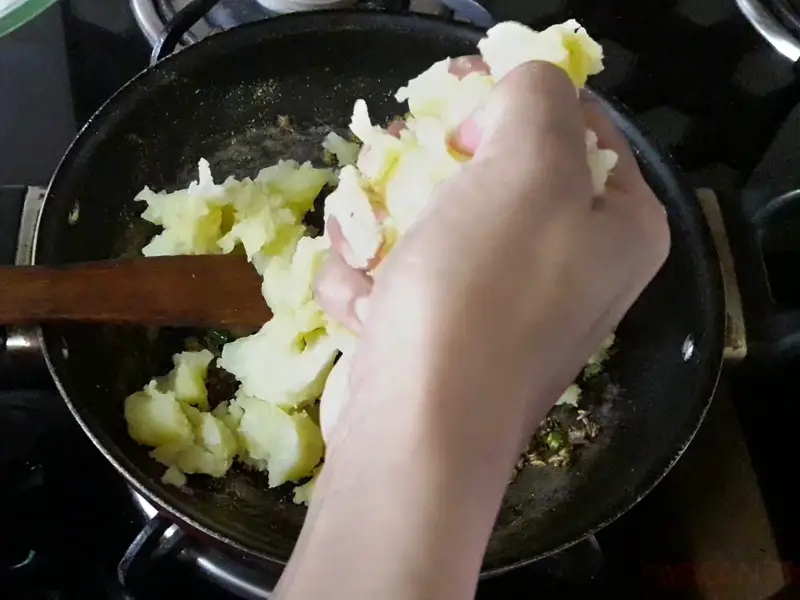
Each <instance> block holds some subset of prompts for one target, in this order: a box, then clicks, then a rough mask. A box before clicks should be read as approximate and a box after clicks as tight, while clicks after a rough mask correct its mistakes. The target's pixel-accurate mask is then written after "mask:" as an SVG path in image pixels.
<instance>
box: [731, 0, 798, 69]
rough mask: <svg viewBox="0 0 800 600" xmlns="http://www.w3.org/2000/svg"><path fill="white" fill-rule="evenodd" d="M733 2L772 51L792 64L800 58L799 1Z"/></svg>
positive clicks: (740, 0)
mask: <svg viewBox="0 0 800 600" xmlns="http://www.w3.org/2000/svg"><path fill="white" fill-rule="evenodd" d="M736 4H737V6H738V7H739V10H740V11H741V12H742V14H743V15H744V16H745V18H746V19H747V20H748V21H750V24H751V25H752V26H753V27H754V28H755V30H756V31H757V32H758V33H759V34H760V35H761V37H763V38H764V39H765V40H766V41H767V42H769V43H770V45H771V46H772V47H773V48H775V50H777V51H778V52H780V53H781V54H782V55H783V56H785V57H786V58H788V59H789V60H790V61H792V63H797V62H798V60H800V10H798V7H800V1H798V0H736Z"/></svg>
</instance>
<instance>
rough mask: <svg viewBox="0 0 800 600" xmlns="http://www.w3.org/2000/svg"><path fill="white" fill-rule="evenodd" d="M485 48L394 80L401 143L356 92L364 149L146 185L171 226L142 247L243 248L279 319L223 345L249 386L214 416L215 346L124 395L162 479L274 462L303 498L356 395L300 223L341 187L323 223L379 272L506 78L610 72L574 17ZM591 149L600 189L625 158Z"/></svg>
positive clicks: (504, 31)
mask: <svg viewBox="0 0 800 600" xmlns="http://www.w3.org/2000/svg"><path fill="white" fill-rule="evenodd" d="M478 49H479V51H480V53H481V55H482V56H483V59H484V61H485V63H486V64H487V65H488V66H489V70H490V72H489V73H474V74H471V75H468V76H466V77H463V78H461V79H459V78H458V77H456V76H454V75H452V74H450V72H449V66H450V59H444V60H442V61H439V62H437V63H435V64H434V65H432V66H431V67H430V68H429V69H428V70H426V71H425V72H424V73H422V74H420V75H419V76H418V77H415V78H414V79H412V80H411V81H409V82H408V84H407V85H406V86H404V87H402V88H401V89H400V90H398V92H397V94H396V98H397V100H398V101H399V102H407V104H408V108H409V115H408V116H407V119H406V122H405V129H404V130H403V131H401V132H400V134H399V137H397V136H393V135H390V134H389V132H388V131H387V130H386V129H384V128H383V127H379V126H376V125H374V124H373V123H372V121H371V119H370V116H369V110H368V107H367V105H366V103H365V102H364V101H363V100H357V101H356V102H355V105H354V109H353V115H352V119H351V125H350V129H351V131H352V133H353V134H354V135H355V136H356V137H357V138H358V140H359V141H360V144H361V145H363V146H368V148H369V151H368V152H359V150H360V145H359V144H355V143H353V142H350V141H347V140H345V139H344V138H343V137H341V136H339V135H338V134H336V133H333V132H332V133H330V134H329V135H328V136H327V137H326V138H325V141H324V142H323V147H324V149H325V150H326V151H327V152H328V153H329V155H330V156H331V157H333V158H334V159H335V162H336V164H337V166H338V167H339V171H338V172H334V171H333V170H332V169H320V168H315V167H313V166H312V165H311V164H309V163H306V164H299V163H297V162H295V161H290V160H285V161H280V162H278V164H276V165H273V166H271V167H267V168H265V169H263V170H262V171H260V172H259V173H258V175H257V176H256V177H255V178H253V179H242V180H236V179H233V178H228V179H227V180H225V181H224V182H222V183H216V182H215V181H214V178H213V176H212V174H211V169H210V166H209V164H208V162H207V161H205V160H204V159H201V160H200V162H199V165H198V171H199V173H198V179H197V181H194V182H192V183H191V184H190V185H189V186H188V187H187V188H186V189H181V190H176V191H173V192H170V193H167V192H163V191H162V192H158V193H156V192H154V191H152V190H150V189H149V188H145V189H144V190H142V192H140V193H139V194H138V195H137V197H136V198H137V200H140V201H142V202H145V203H146V204H147V209H146V210H145V211H144V214H143V215H142V216H143V218H144V219H146V220H148V221H150V222H151V223H154V224H156V225H159V226H161V227H162V228H163V230H162V231H161V232H160V233H159V234H158V235H156V236H155V237H154V238H153V239H152V240H151V241H150V243H149V244H147V246H145V248H144V249H143V250H142V253H143V254H144V255H145V256H158V255H168V254H219V253H230V252H241V253H242V254H243V255H244V258H243V260H244V259H245V258H246V259H247V260H249V261H250V262H252V263H253V265H254V267H255V268H256V269H257V270H258V272H259V273H260V274H261V275H262V276H263V294H264V298H265V300H266V302H267V303H268V304H269V306H270V307H271V309H272V311H273V313H274V317H273V319H272V320H271V321H270V322H269V323H266V324H265V325H264V326H263V327H262V329H261V330H260V331H258V332H257V333H255V334H253V335H250V336H247V337H243V338H241V339H238V340H236V341H233V342H231V343H228V344H226V345H225V346H224V348H223V349H222V353H221V356H220V357H219V358H218V359H217V361H216V365H215V368H222V369H224V370H226V371H228V372H229V373H231V374H232V375H234V376H235V377H236V379H237V380H238V381H239V384H240V387H239V390H238V392H237V393H236V394H235V396H234V397H233V398H229V399H227V400H225V401H223V402H221V403H220V404H218V405H217V406H216V407H213V410H210V409H211V408H212V407H211V406H210V405H209V400H208V394H207V391H206V385H205V378H206V375H207V371H208V369H209V365H210V364H211V363H212V361H213V359H214V357H213V355H212V354H211V353H210V352H209V351H207V350H203V351H200V352H183V353H180V354H177V355H176V356H175V357H174V368H173V370H172V371H171V372H170V373H168V374H167V375H166V376H164V377H160V378H157V379H154V380H153V381H151V382H150V383H148V384H147V385H146V386H145V387H144V389H142V390H141V391H138V392H136V393H134V394H132V395H131V396H129V397H128V398H127V399H126V401H125V419H126V421H127V423H128V431H129V433H130V435H131V437H132V438H133V439H134V440H136V441H137V442H138V443H140V444H143V445H145V446H149V447H151V448H152V451H151V456H152V457H153V458H154V459H155V460H157V461H158V462H160V463H161V464H163V465H165V466H166V467H167V469H166V472H165V474H164V481H165V482H167V483H170V484H173V485H178V486H182V485H186V483H187V479H186V474H187V473H188V474H192V473H197V474H205V475H208V476H211V477H222V476H223V475H224V474H225V473H226V471H227V470H228V469H229V468H230V467H231V465H232V464H233V462H234V460H236V459H238V460H239V461H240V462H241V463H242V464H244V465H247V466H248V467H250V468H254V469H257V470H260V471H265V472H267V473H268V477H269V480H268V481H269V483H268V485H269V486H270V487H277V486H280V485H283V484H284V483H286V482H296V483H297V482H301V481H303V480H306V479H308V478H310V479H308V481H306V482H305V483H303V484H302V485H299V486H298V487H296V488H295V490H294V501H295V502H297V503H307V502H308V500H309V498H310V496H311V493H312V492H313V489H314V485H315V483H316V479H317V476H318V475H319V473H320V470H321V464H322V463H321V461H322V459H323V453H324V452H323V450H324V441H323V439H324V438H328V437H329V435H330V431H331V428H332V427H333V424H334V422H335V420H336V416H337V414H338V412H339V408H340V407H341V404H342V403H343V402H344V399H345V397H346V393H347V385H346V383H347V375H348V371H349V368H350V361H351V357H352V351H353V347H354V341H355V339H354V336H353V335H352V333H350V332H348V331H346V330H345V329H344V328H343V327H342V326H341V325H339V324H337V323H335V322H332V321H330V320H329V319H328V318H327V316H326V315H325V314H324V313H323V311H322V310H321V308H320V307H319V305H318V304H317V303H316V301H315V300H314V297H313V293H312V284H313V280H314V277H315V275H316V273H317V271H318V269H319V267H320V265H321V264H322V261H323V260H324V259H325V256H326V255H327V253H328V251H329V248H330V242H329V240H328V238H327V235H326V234H323V235H321V236H319V237H312V236H311V235H310V233H309V232H308V231H307V230H306V227H305V225H304V223H303V219H304V217H305V215H306V213H307V212H308V211H309V210H311V209H312V207H313V203H314V199H315V198H316V197H317V195H318V194H319V193H320V191H321V190H322V188H323V187H324V186H325V185H327V184H335V183H338V187H337V188H336V190H335V191H334V192H333V193H331V194H330V195H329V196H328V198H327V200H326V205H325V219H326V221H327V220H328V219H330V218H332V217H335V218H336V219H337V221H338V222H339V223H340V225H341V230H342V233H343V235H344V237H345V238H346V239H347V241H348V242H349V244H350V246H351V248H352V249H353V255H354V256H353V257H351V260H352V261H353V266H355V267H358V268H367V267H369V268H374V265H376V264H377V263H379V262H380V260H381V259H382V258H383V257H384V256H385V255H386V253H387V252H389V251H390V250H391V247H392V245H393V244H394V242H395V241H396V240H397V239H398V238H399V236H401V235H402V234H403V233H404V232H405V231H406V230H407V229H408V228H409V227H410V226H411V225H412V224H413V222H414V220H415V219H416V218H417V215H418V214H419V213H420V211H421V210H422V209H423V208H424V207H425V205H426V203H427V202H428V200H429V198H430V197H431V194H432V192H433V190H434V188H435V187H436V186H437V185H438V184H439V183H441V182H442V181H443V180H445V179H447V178H448V177H451V176H452V175H453V174H455V173H456V172H457V171H458V170H459V168H460V166H461V165H462V164H463V163H464V162H466V161H467V160H468V157H465V156H462V155H460V154H458V153H456V152H454V151H453V150H452V149H451V148H450V146H449V143H448V140H449V136H450V135H451V133H452V132H453V130H454V128H455V127H457V126H458V124H459V123H460V122H461V121H462V120H463V119H464V118H465V117H466V116H467V115H469V114H470V112H472V110H474V109H475V108H476V107H477V106H478V105H479V104H480V103H481V102H482V101H483V100H484V99H485V98H486V97H487V96H488V94H489V93H490V92H491V90H492V88H493V86H494V85H495V83H496V82H497V81H499V80H500V79H501V78H502V77H503V76H505V75H506V74H507V73H508V72H509V71H510V70H512V69H513V68H514V67H516V66H517V65H519V64H521V63H523V62H526V61H528V60H534V59H538V60H547V61H550V62H552V63H554V64H556V65H558V66H559V67H561V68H562V69H564V70H565V71H566V72H567V74H568V75H569V77H570V78H571V80H572V81H573V83H574V84H575V85H576V87H577V88H580V87H582V86H583V85H584V84H585V83H586V80H587V78H588V77H589V76H590V75H592V74H595V73H598V72H600V71H601V70H602V68H603V65H602V48H601V47H600V45H599V44H597V43H596V42H595V41H594V40H592V39H591V38H590V37H589V35H588V34H587V33H586V32H585V30H583V29H582V28H581V27H580V26H579V25H578V23H577V22H575V21H567V22H566V23H562V24H559V25H554V26H552V27H550V28H548V29H546V30H544V31H541V32H537V31H533V30H531V29H529V28H527V27H525V26H523V25H520V24H518V23H511V22H508V23H500V24H499V25H497V26H495V27H493V28H492V29H490V30H489V31H488V32H487V35H486V37H485V38H484V39H483V40H482V41H481V42H480V43H479V44H478ZM586 148H587V162H588V164H589V166H590V168H591V171H592V177H593V183H594V187H595V190H596V191H598V192H600V191H602V190H603V188H604V186H605V182H606V179H607V177H608V174H609V172H610V171H611V169H612V168H613V167H614V165H615V164H616V160H617V156H616V154H614V153H613V152H611V151H609V150H604V149H601V148H599V147H598V145H597V136H596V135H595V134H594V133H593V132H591V131H587V133H586ZM613 341H614V340H613V336H612V337H610V338H609V339H608V340H607V341H606V343H605V344H604V345H603V347H602V348H601V349H599V351H598V353H597V354H596V355H595V356H594V357H593V358H592V360H591V361H590V362H589V364H588V365H587V367H586V374H592V373H593V372H595V371H596V370H598V369H599V368H600V366H601V365H602V363H603V361H604V360H605V359H606V357H607V355H608V349H609V348H610V346H611V344H612V343H613ZM340 353H342V355H343V358H342V359H340V360H339V362H337V363H336V365H335V366H334V361H335V360H336V358H337V356H339V354H340ZM580 393H581V390H580V387H578V386H577V385H573V386H570V387H569V388H568V389H567V390H566V391H565V393H564V395H563V396H562V398H561V399H560V400H559V403H561V404H570V405H577V404H578V402H579V401H580ZM320 396H322V402H321V406H316V405H315V403H316V402H317V401H318V399H319V398H320ZM312 408H313V410H312ZM317 414H318V415H319V416H318V420H319V423H320V424H321V427H322V429H321V428H320V424H318V422H317V417H316V416H315V415H317ZM312 416H313V418H312Z"/></svg>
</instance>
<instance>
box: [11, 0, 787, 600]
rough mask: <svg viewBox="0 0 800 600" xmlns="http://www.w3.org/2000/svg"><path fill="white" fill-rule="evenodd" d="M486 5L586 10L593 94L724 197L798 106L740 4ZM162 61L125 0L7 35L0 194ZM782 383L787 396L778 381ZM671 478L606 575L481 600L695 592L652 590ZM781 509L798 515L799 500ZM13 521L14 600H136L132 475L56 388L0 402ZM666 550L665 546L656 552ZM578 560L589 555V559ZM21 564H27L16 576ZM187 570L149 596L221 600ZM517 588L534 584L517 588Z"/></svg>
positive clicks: (46, 173)
mask: <svg viewBox="0 0 800 600" xmlns="http://www.w3.org/2000/svg"><path fill="white" fill-rule="evenodd" d="M242 1H249V0H242ZM483 4H484V5H485V6H486V7H487V8H488V9H489V10H490V12H492V13H493V15H494V16H495V18H496V19H498V20H501V19H515V20H520V21H524V22H527V23H530V24H533V25H547V24H549V23H552V22H558V21H563V20H565V19H567V18H572V17H574V18H577V19H578V20H579V21H580V22H581V23H582V24H583V25H585V26H586V27H587V28H588V30H589V31H590V32H591V33H592V35H593V36H595V37H596V38H598V39H599V40H600V41H601V43H602V44H603V46H604V48H605V50H606V65H607V66H606V70H605V71H604V72H603V73H602V74H601V75H600V76H599V77H597V78H596V80H595V85H596V86H597V87H600V88H602V89H604V90H605V91H606V92H608V93H610V94H611V95H613V96H615V97H617V98H618V99H619V100H621V101H622V103H623V104H625V105H626V106H627V107H628V108H629V109H630V110H631V111H632V112H633V114H634V115H635V117H636V118H637V119H638V121H639V122H640V123H641V124H642V125H643V127H644V128H645V129H647V130H648V131H649V132H650V133H651V135H652V136H653V137H654V138H655V140H656V141H657V142H659V143H660V144H661V145H662V147H664V148H665V149H667V150H669V151H671V152H672V153H673V155H674V157H675V158H676V160H677V162H678V164H679V165H680V166H681V167H682V169H683V170H684V171H685V172H686V173H687V175H688V176H689V178H690V179H691V181H692V182H693V183H694V184H695V185H698V186H706V187H712V188H715V189H718V190H723V191H725V190H728V191H730V190H735V189H737V188H739V187H740V186H742V185H743V184H744V183H745V182H746V181H748V180H749V179H750V178H751V175H752V174H753V171H754V170H756V166H757V164H758V163H759V162H760V161H761V159H762V156H763V155H764V153H765V151H766V150H767V148H768V146H769V145H770V143H771V141H772V139H773V137H774V136H775V134H776V132H777V131H778V129H779V127H780V126H781V124H782V123H783V122H784V120H785V119H786V117H787V115H789V113H790V112H791V111H792V109H793V108H794V107H795V105H797V104H798V103H799V102H800V85H799V84H798V83H797V81H796V80H795V78H794V75H793V69H792V65H790V64H788V63H787V61H786V60H785V59H784V58H782V57H781V56H779V55H778V54H776V53H775V52H774V50H772V49H771V48H770V47H769V46H768V45H767V44H766V43H765V42H763V41H762V40H761V39H760V38H759V37H758V36H757V34H756V33H755V32H754V31H753V30H752V28H751V26H750V25H749V24H748V23H747V22H746V21H745V19H744V18H743V17H742V16H741V15H740V14H739V12H738V11H737V9H736V6H735V2H734V0H652V1H650V2H629V1H627V0H603V2H595V1H590V0H574V1H566V0H537V1H535V2H532V1H530V0H484V2H483ZM149 54H150V47H149V45H148V43H147V42H146V40H145V38H144V36H143V35H142V34H141V33H140V31H139V29H138V27H137V25H136V21H135V19H134V17H133V14H132V13H131V11H130V8H129V6H128V2H127V0H104V1H102V2H98V1H96V0H62V2H60V3H59V4H57V5H55V6H53V7H52V8H51V9H48V10H47V11H46V12H45V13H43V14H42V15H41V16H40V17H38V18H37V19H35V20H34V21H32V22H30V23H28V24H26V25H25V26H23V27H22V28H20V29H19V30H17V31H16V32H14V33H13V34H11V35H9V36H7V37H5V38H0V115H2V117H0V186H8V185H13V184H21V185H46V183H47V181H48V179H49V177H50V175H51V173H52V172H53V170H54V168H55V166H56V165H57V163H58V160H59V159H60V157H61V155H62V153H63V152H64V150H65V149H66V147H67V146H68V144H69V142H70V140H71V139H72V137H73V136H74V134H75V133H76V132H77V130H78V129H79V128H80V126H81V125H82V124H83V123H84V122H85V121H86V120H87V119H88V118H89V117H90V116H91V114H92V113H93V112H94V110H95V109H96V108H97V107H98V106H99V105H100V104H101V103H102V102H103V101H104V100H105V99H106V98H107V97H108V96H109V95H111V94H112V93H113V92H114V91H115V90H116V89H117V88H118V87H119V86H120V85H122V84H123V83H124V82H125V81H126V80H128V79H129V78H130V77H131V76H133V75H134V74H135V73H137V72H138V71H139V70H141V69H143V68H145V67H146V66H147V61H148V57H149ZM798 123H800V117H799V118H798ZM798 135H800V128H799V129H798ZM795 139H796V138H795ZM773 162H774V161H773ZM760 169H763V165H762V167H760ZM789 170H790V171H791V170H792V169H789ZM795 172H800V171H795ZM764 178H766V179H767V180H774V177H772V176H771V174H769V173H767V174H766V175H764V173H762V181H763V179H764ZM797 179H800V175H798V177H797ZM792 183H793V184H794V185H796V184H798V183H800V181H796V180H795V181H794V182H792ZM22 195H24V190H21V189H18V190H9V189H4V190H2V192H0V262H2V263H7V262H8V261H9V260H10V258H11V253H12V252H13V247H14V244H13V243H12V242H13V240H15V239H16V230H17V220H18V209H16V208H14V206H15V203H18V202H19V200H20V199H21V197H22ZM785 375H786V374H785V373H784V376H785ZM757 381H758V380H757V379H755V378H753V377H750V378H748V379H747V385H742V386H740V388H739V389H740V390H742V392H741V393H747V394H750V395H755V396H758V393H759V392H758V390H759V389H765V388H763V387H759V384H758V383H757ZM781 381H782V380H781ZM769 389H770V390H771V392H772V394H773V395H776V396H777V395H778V392H777V391H772V390H775V389H776V388H775V387H774V385H773V387H771V388H769ZM748 400H749V397H748V398H746V399H745V400H744V403H745V404H747V401H748ZM752 405H753V403H750V410H749V411H747V410H745V411H744V413H743V414H745V415H746V416H747V418H748V419H750V420H752V421H753V422H759V423H761V426H762V427H763V428H769V427H776V425H775V424H774V423H773V422H772V421H771V420H770V418H769V415H770V412H769V411H767V410H766V409H764V410H756V409H754V408H753V406H752ZM755 405H759V406H761V407H762V408H763V403H761V404H759V403H757V402H756V403H755ZM785 414H787V415H791V414H793V413H791V412H787V413H785ZM773 416H774V414H773ZM773 420H774V419H773ZM788 420H789V419H784V420H783V426H784V428H786V427H788ZM778 430H779V431H780V432H781V435H780V436H774V438H773V440H774V442H775V443H774V444H773V446H770V447H767V448H766V449H765V447H764V446H763V445H762V446H761V450H760V452H761V454H762V455H763V456H765V458H764V459H763V460H764V461H765V462H770V461H772V462H773V463H774V460H772V457H773V456H774V453H775V452H786V451H787V448H786V447H785V446H786V444H787V443H788V442H787V441H786V440H788V439H791V437H790V434H789V432H785V431H783V429H780V427H778V428H777V429H776V431H778ZM782 440H783V441H782ZM756 454H758V453H756ZM668 480H669V478H668ZM668 480H667V481H668ZM668 485H669V484H668V482H667V483H665V484H662V486H660V487H659V488H658V489H657V490H656V491H655V492H654V493H653V494H651V496H650V497H648V498H647V499H646V500H645V501H644V502H643V503H641V504H640V505H639V506H638V507H637V508H636V509H634V510H633V511H632V512H631V513H629V515H626V516H625V517H624V518H623V519H621V520H620V521H619V523H617V524H615V525H612V526H611V527H609V528H607V529H606V530H605V531H603V532H601V533H600V534H599V535H598V540H599V541H600V544H601V546H602V547H604V548H606V549H613V551H609V552H608V553H607V560H608V566H609V568H608V569H606V570H605V571H604V572H603V574H602V575H601V576H599V577H595V578H594V579H592V580H591V581H589V582H582V583H581V584H576V583H575V581H574V578H569V579H570V581H569V582H568V583H566V582H564V581H562V580H561V579H560V578H559V577H558V576H556V573H557V572H558V570H559V568H562V567H563V565H560V564H559V563H558V562H557V561H556V562H553V563H548V564H543V565H541V566H540V567H539V568H537V569H533V570H529V571H526V572H523V573H517V574H515V575H513V576H512V577H510V578H506V579H504V580H499V581H493V582H490V583H489V584H487V585H486V586H484V587H483V588H482V589H481V592H480V594H479V595H480V597H481V598H513V597H524V598H527V597H537V598H542V599H543V600H544V599H546V598H550V597H553V598H555V597H557V598H562V599H564V598H571V597H577V596H580V597H586V595H587V594H591V597H593V598H597V599H602V598H606V597H608V598H612V597H613V598H615V600H616V599H619V598H628V597H630V598H637V597H649V598H656V597H658V598H661V597H664V598H675V597H683V596H677V595H675V594H673V593H672V592H674V591H675V590H674V589H671V588H669V586H666V588H665V586H664V585H663V581H662V582H656V583H655V584H654V582H653V581H650V580H648V576H647V573H646V569H645V567H646V565H647V564H655V563H658V561H662V562H663V561H668V560H669V554H670V552H671V550H670V548H671V546H670V543H671V542H670V539H669V537H670V536H669V535H667V536H666V537H665V538H664V539H662V540H657V541H656V543H655V544H654V543H652V537H653V535H660V534H654V533H653V532H654V531H660V532H664V531H668V530H669V528H670V523H671V521H670V519H671V518H672V517H671V516H670V514H671V513H670V510H669V508H668V507H669V504H670V498H671V496H670V493H671V492H670V491H669V488H668V487H666V486H668ZM768 487H769V486H768ZM665 488H666V491H664V490H665ZM773 494H774V495H777V496H780V493H779V492H774V491H773ZM781 510H783V512H784V513H785V514H786V515H791V514H792V511H791V509H790V507H789V506H788V505H787V504H786V502H783V503H782V504H781ZM795 512H796V511H795ZM787 518H790V517H787ZM0 519H2V523H1V524H0V597H4V598H5V597H7V598H14V599H19V600H23V599H28V598H59V599H63V600H71V599H76V600H77V599H80V600H90V599H92V598H123V597H125V595H124V593H123V592H122V590H121V589H120V588H119V585H118V583H117V581H116V574H115V569H116V564H117V562H118V561H119V559H120V557H121V556H122V554H123V553H124V551H125V549H126V548H127V547H128V545H129V544H130V543H131V541H132V539H133V538H134V537H135V535H136V534H137V533H138V531H139V530H140V529H141V527H142V526H143V519H142V517H141V516H140V515H139V513H138V512H137V511H136V510H135V509H134V508H133V505H132V502H131V500H130V495H129V493H128V491H127V489H126V487H125V486H124V484H123V482H122V479H121V478H120V477H119V476H118V475H117V474H116V472H115V471H114V470H113V468H112V467H111V466H110V465H108V464H107V463H106V462H105V460H104V459H103V458H102V456H101V455H100V454H99V453H98V452H96V451H95V450H94V449H93V447H92V445H91V443H90V442H89V440H88V439H86V438H85V436H84V435H83V433H82V432H81V431H80V429H79V427H78V426H77V424H75V422H74V421H73V420H72V418H71V416H70V415H69V413H68V411H67V410H66V409H65V407H64V405H63V403H62V402H61V400H60V398H58V397H57V396H56V394H55V393H54V392H52V391H47V392H41V393H39V392H20V391H7V392H0ZM654 523H655V524H657V526H655V525H654ZM648 537H649V539H645V538H648ZM659 545H661V546H663V548H657V549H656V550H652V548H653V547H658V546H659ZM647 548H649V549H650V550H648V549H647ZM789 554H791V552H789ZM793 558H794V556H793ZM570 560H572V561H573V562H574V561H576V560H577V561H580V560H582V559H581V555H580V554H578V555H576V556H573V557H572V558H571V559H570ZM9 565H18V566H17V567H16V568H14V569H10V570H9V569H8V568H7V567H8V566H9ZM179 571H180V568H179V567H178V566H177V565H176V566H174V568H173V569H171V571H170V573H168V574H167V575H166V576H165V577H164V578H163V579H160V580H159V582H160V585H159V586H156V590H151V592H150V593H149V594H148V595H147V598H155V597H161V596H163V597H167V596H170V597H174V596H175V595H176V594H178V595H179V597H189V596H198V597H201V598H204V599H206V598H216V597H222V595H221V594H220V593H218V592H216V591H215V590H214V588H213V587H211V586H209V585H208V584H207V583H205V582H201V581H198V580H196V579H194V578H191V577H188V575H186V574H185V573H180V572H179ZM654 586H655V587H654ZM520 589H527V590H530V591H529V592H525V593H524V594H520V593H519V591H520ZM176 590H179V591H176ZM512 590H514V591H515V592H516V593H514V592H512Z"/></svg>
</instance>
